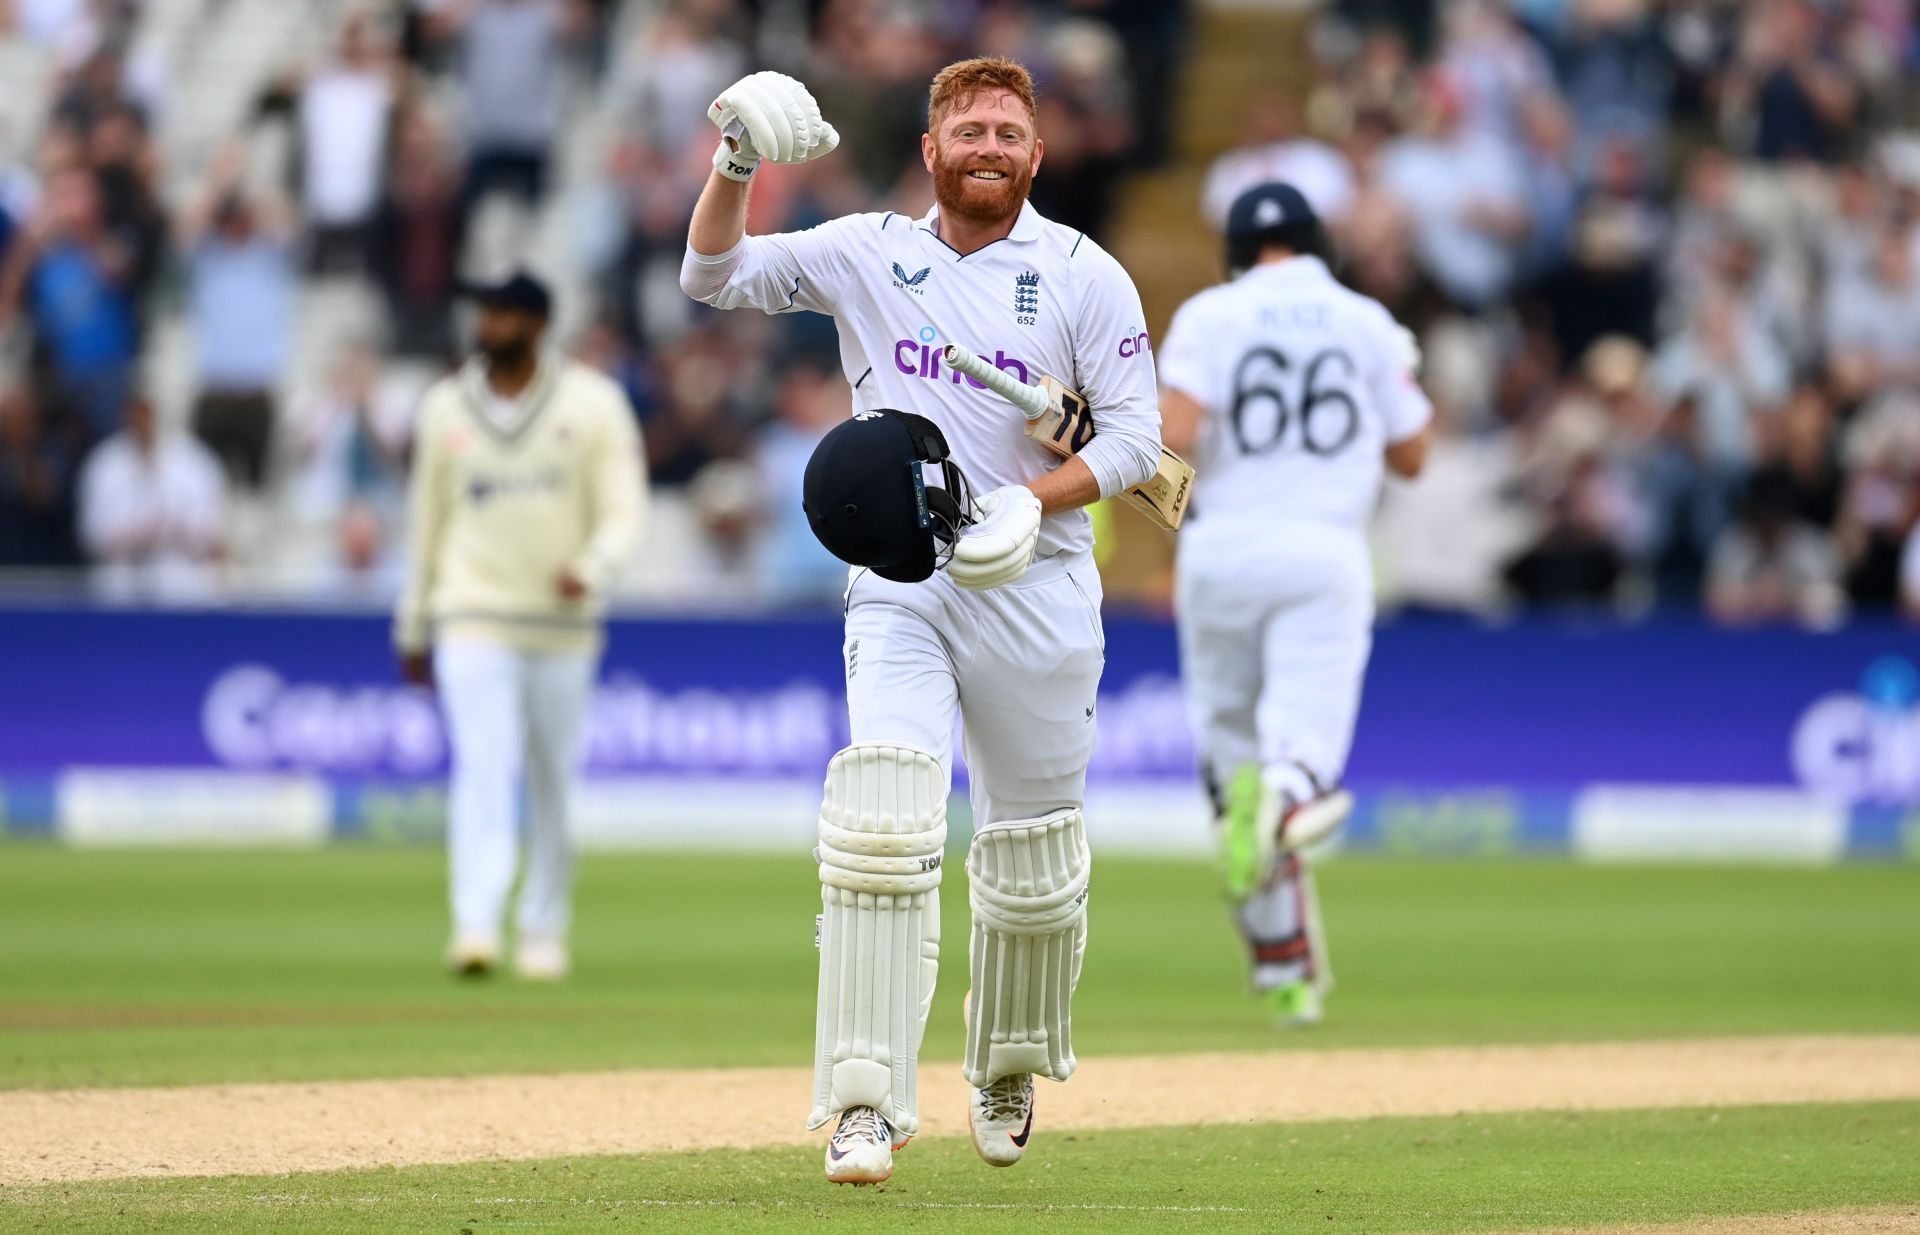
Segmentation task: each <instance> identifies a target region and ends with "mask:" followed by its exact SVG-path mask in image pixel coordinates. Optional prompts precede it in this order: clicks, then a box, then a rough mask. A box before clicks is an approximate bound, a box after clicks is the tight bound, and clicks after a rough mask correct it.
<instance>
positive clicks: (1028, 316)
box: [1013, 270, 1040, 326]
mask: <svg viewBox="0 0 1920 1235" xmlns="http://www.w3.org/2000/svg"><path fill="white" fill-rule="evenodd" d="M1039 312H1040V272H1039V271H1037V270H1023V271H1021V272H1020V273H1019V274H1017V275H1014V276H1013V316H1014V318H1015V320H1017V321H1018V322H1019V323H1020V324H1021V325H1022V326H1031V325H1033V319H1034V316H1035V315H1036V314H1038V313H1039Z"/></svg>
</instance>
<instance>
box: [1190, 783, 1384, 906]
mask: <svg viewBox="0 0 1920 1235" xmlns="http://www.w3.org/2000/svg"><path fill="white" fill-rule="evenodd" d="M1351 814H1353V795H1352V794H1351V793H1348V792H1347V791H1346V790H1345V789H1338V788H1335V789H1320V790H1319V791H1318V792H1317V793H1316V794H1315V795H1314V796H1313V797H1310V798H1305V799H1302V800H1300V801H1295V800H1294V799H1293V798H1292V796H1291V795H1289V794H1286V793H1282V792H1280V791H1279V790H1277V789H1274V788H1273V787H1272V786H1270V785H1268V784H1267V781H1266V777H1265V776H1264V775H1262V774H1261V771H1260V766H1259V765H1258V764H1254V763H1247V764H1242V765H1241V767H1240V770H1239V771H1237V772H1235V773H1234V774H1233V780H1232V781H1231V782H1229V783H1228V785H1227V794H1226V810H1225V812H1223V813H1222V815H1221V818H1220V822H1221V838H1220V840H1221V849H1222V853H1223V856H1224V860H1225V864H1226V876H1227V895H1228V896H1229V897H1231V898H1232V899H1233V900H1235V901H1244V900H1246V899H1248V898H1249V897H1251V896H1252V895H1253V894H1254V893H1256V892H1258V891H1259V890H1260V889H1261V888H1262V887H1263V886H1265V884H1266V882H1267V876H1268V874H1269V873H1270V872H1271V871H1272V869H1273V860H1274V857H1275V856H1276V855H1278V854H1282V853H1291V852H1292V851H1294V850H1296V849H1304V848H1306V847H1307V846H1309V845H1312V844H1315V843H1316V842H1318V841H1322V840H1325V839H1326V838H1327V837H1329V836H1331V835H1333V834H1334V832H1336V831H1338V830H1339V828H1340V825H1341V824H1343V823H1345V822H1346V821H1347V817H1348V816H1349V815H1351Z"/></svg>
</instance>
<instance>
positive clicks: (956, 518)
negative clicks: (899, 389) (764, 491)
mask: <svg viewBox="0 0 1920 1235" xmlns="http://www.w3.org/2000/svg"><path fill="white" fill-rule="evenodd" d="M928 463H935V464H938V465H939V466H940V472H941V479H942V482H943V484H944V485H945V487H944V488H940V487H934V486H929V485H928V484H927V482H926V477H925V475H924V471H923V465H924V464H928ZM802 494H803V496H802V499H801V505H802V507H803V508H804V509H805V510H806V512H807V523H808V525H809V526H811V527H812V528H813V534H814V535H815V536H816V537H818V538H819V540H820V543H821V544H823V545H825V546H826V547H827V552H829V553H831V554H833V556H835V557H837V558H839V559H840V560H841V561H843V562H847V563H849V564H851V565H854V566H865V567H867V568H869V569H870V570H872V571H873V573H874V574H876V575H879V576H880V577H881V578H883V579H892V580H894V581H895V582H898V583H918V582H920V581H921V580H922V579H925V578H927V577H928V576H930V575H931V574H933V572H934V569H935V567H937V566H938V565H939V544H937V543H936V541H937V542H940V543H944V544H947V545H949V546H951V545H952V543H953V541H954V539H955V538H956V537H958V536H959V535H960V529H961V528H963V527H965V526H966V525H967V524H968V523H970V522H972V520H971V519H969V518H966V517H965V516H964V515H963V514H962V511H963V510H964V509H966V506H963V505H962V503H968V504H970V503H971V492H970V490H969V489H968V487H967V479H966V477H965V476H964V475H962V474H961V472H960V469H959V467H958V466H956V465H955V464H954V462H953V460H952V458H951V457H950V456H949V455H948V452H947V439H946V438H944V437H942V436H941V435H940V430H939V428H938V426H936V425H935V424H934V423H933V422H932V421H931V420H928V419H927V418H926V417H924V416H916V415H914V414H913V413H912V412H896V411H892V410H888V409H882V410H879V411H866V412H855V413H854V414H853V419H851V420H848V421H844V422H842V423H841V424H838V425H835V426H834V428H833V430H832V432H830V433H828V434H827V435H826V437H824V438H822V439H821V440H820V444H819V445H818V446H816V447H814V449H813V457H812V458H810V459H808V460H807V472H806V477H805V481H804V484H803V489H802ZM949 552H951V550H950V549H949Z"/></svg>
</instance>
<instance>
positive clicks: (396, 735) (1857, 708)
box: [0, 607, 1920, 853]
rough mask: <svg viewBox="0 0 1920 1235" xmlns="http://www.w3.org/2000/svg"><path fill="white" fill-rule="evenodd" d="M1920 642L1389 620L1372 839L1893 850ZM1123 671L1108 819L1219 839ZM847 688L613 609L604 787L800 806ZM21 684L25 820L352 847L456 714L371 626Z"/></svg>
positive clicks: (45, 656) (271, 619) (23, 622)
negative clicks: (152, 805)
mask: <svg viewBox="0 0 1920 1235" xmlns="http://www.w3.org/2000/svg"><path fill="white" fill-rule="evenodd" d="M1916 644H1920V639H1916V636H1915V632H1914V631H1913V630H1912V629H1911V628H1908V627H1902V626H1899V625H1896V624H1893V623H1886V624H1875V623H1857V624H1855V625H1852V626H1850V627H1848V628H1846V629H1845V630H1842V631H1837V632H1831V633H1807V632H1801V631H1793V630H1780V629H1771V630H1759V631H1743V632H1728V631H1723V630H1718V629H1715V628H1711V627H1709V626H1706V625H1705V624H1703V623H1700V622H1698V621H1697V620H1694V619H1692V618H1670V619H1669V618H1662V619H1656V620H1652V621H1648V622H1643V623H1638V624H1633V625H1621V624H1616V623H1611V622H1568V621H1548V620H1541V619H1533V620H1525V621H1519V622H1514V623H1511V624H1504V625H1497V626H1495V625H1487V624H1483V623H1478V622H1474V621H1470V620H1465V619H1455V618H1439V617H1420V618H1412V617H1408V618H1401V619H1398V620H1394V621H1389V622H1386V623H1384V624H1383V625H1382V626H1381V627H1380V629H1379V630H1378V632H1377V633H1376V638H1375V645H1374V654H1373V660H1372V664H1371V667H1370V670H1369V675H1368V684H1367V697H1366V704H1365V707H1364V708H1363V710H1362V715H1361V720H1360V724H1359V729H1358V732H1357V734H1356V738H1355V744H1354V754H1353V759H1352V764H1351V767H1350V769H1349V780H1350V782H1351V783H1352V785H1353V786H1354V787H1355V788H1356V789H1357V790H1358V791H1360V794H1361V797H1362V801H1363V810H1362V812H1361V818H1360V819H1359V820H1358V821H1357V826H1356V827H1355V829H1354V837H1353V838H1354V840H1355V841H1356V842H1358V843H1379V844H1390V845H1391V844H1397V843H1400V842H1402V841H1405V843H1407V844H1411V845H1414V846H1415V847H1420V846H1423V845H1424V846H1426V847H1439V848H1454V849H1465V850H1469V851H1471V850H1474V849H1477V848H1482V847H1487V846H1492V847H1500V848H1511V847H1515V846H1527V845H1537V846H1539V847H1544V848H1555V847H1564V846H1565V845H1566V844H1568V843H1575V844H1577V843H1578V842H1579V838H1580V834H1581V831H1582V829H1583V827H1584V828H1588V830H1589V831H1592V830H1593V829H1598V831H1597V832H1594V833H1593V834H1594V835H1596V836H1599V835H1601V834H1605V835H1609V836H1614V837H1615V838H1616V840H1617V839H1618V837H1619V836H1620V835H1623V833H1621V832H1620V829H1621V828H1625V829H1626V832H1627V833H1637V831H1640V830H1644V829H1643V828H1642V826H1641V824H1639V823H1637V822H1636V820H1638V819H1646V818H1653V819H1658V820H1661V821H1662V822H1660V823H1659V824H1658V826H1659V827H1660V828H1663V829H1669V830H1671V829H1675V828H1678V829H1681V830H1683V831H1684V830H1685V829H1687V828H1688V827H1690V826H1692V825H1690V824H1689V823H1688V820H1689V819H1694V818H1699V819H1702V820H1705V821H1706V822H1703V823H1702V824H1700V825H1699V827H1700V829H1706V828H1707V827H1708V825H1709V824H1710V823H1711V822H1712V820H1713V818H1716V817H1719V816H1721V815H1724V814H1725V812H1726V811H1727V810H1729V809H1736V808H1737V809H1738V810H1739V811H1741V812H1744V813H1745V814H1747V815H1754V816H1758V815H1767V814H1768V812H1769V811H1778V810H1785V811H1787V813H1788V814H1789V815H1791V816H1792V818H1794V819H1796V820H1799V821H1800V822H1798V823H1795V824H1793V825H1791V827H1790V828H1789V830H1793V829H1794V828H1797V829H1799V831H1800V832H1807V831H1808V830H1811V831H1814V832H1817V831H1820V830H1821V829H1823V828H1824V829H1827V830H1829V831H1832V830H1834V829H1838V831H1837V832H1836V833H1835V836H1836V837H1837V839H1835V840H1832V841H1830V842H1821V844H1824V845H1827V846H1828V847H1832V846H1833V845H1838V846H1839V847H1841V848H1843V849H1845V848H1851V849H1854V850H1860V849H1866V850H1878V851H1887V850H1894V849H1898V848H1900V847H1901V846H1902V845H1904V844H1905V843H1907V842H1906V839H1905V838H1907V837H1908V836H1909V835H1910V834H1911V833H1914V831H1915V829H1914V828H1913V827H1912V820H1911V819H1910V815H1912V814H1913V813H1914V812H1915V810H1916V808H1920V707H1917V706H1916V704H1917V703H1920V676H1917V675H1916V673H1915V670H1914V667H1913V665H1914V660H1915V659H1916V655H1915V654H1916V651H1920V648H1917V647H1916ZM1107 657H1108V659H1107V669H1106V676H1105V680H1104V682H1103V686H1102V697H1101V707H1100V725H1101V733H1100V744H1099V748H1098V752H1097V754H1096V756H1095V765H1094V769H1093V781H1094V786H1095V790H1094V793H1093V797H1094V799H1095V801H1096V802H1101V803H1104V804H1105V805H1106V807H1107V813H1108V814H1109V815H1119V814H1129V815H1132V814H1137V815H1139V816H1140V818H1138V819H1134V820H1132V821H1131V822H1130V823H1128V824H1127V825H1126V826H1127V827H1130V828H1132V829H1133V830H1134V831H1135V832H1137V833H1139V834H1140V835H1141V836H1143V837H1147V836H1148V835H1149V834H1150V833H1152V832H1154V831H1155V830H1156V829H1160V828H1162V827H1163V826H1164V829H1165V830H1167V831H1168V833H1169V835H1173V834H1176V833H1177V837H1176V838H1175V839H1176V840H1178V839H1179V838H1184V840H1183V841H1181V842H1180V843H1173V844H1170V845H1169V847H1174V848H1179V847H1183V845H1184V846H1186V847H1191V846H1192V845H1193V844H1201V845H1203V844H1204V811H1203V809H1202V807H1201V806H1200V797H1199V793H1198V790H1197V789H1196V788H1195V787H1194V781H1193V768H1194V765H1195V756H1194V750H1193V743H1192V739H1191V736H1190V734H1189V732H1188V729H1187V726H1186V724H1185V720H1184V705H1183V701H1182V699H1181V695H1180V687H1179V681H1178V669H1179V665H1178V657H1177V652H1176V647H1175V640H1174V635H1173V631H1172V628H1171V626H1170V625H1169V624H1167V623H1166V622H1164V621H1162V620H1158V619H1151V618H1141V617H1121V616H1115V617H1110V618H1109V620H1108V623H1107ZM840 673H841V670H840V634H839V623H838V621H837V619H836V618H834V617H833V616H831V615H818V616H816V615H807V616H790V617H753V618H731V617H715V618H700V619H691V618H644V619H643V618H629V619H622V620H619V621H616V622H615V623H614V624H613V626H612V629H611V632H610V639H609V646H608V653H607V658H606V663H605V666H604V671H603V675H602V676H603V683H602V688H601V691H600V694H599V696H598V698H597V700H596V703H595V708H594V715H593V719H592V724H591V726H590V737H589V774H590V779H591V780H592V781H593V782H595V783H603V784H606V785H616V784H624V785H626V786H628V787H629V788H630V789H635V787H639V786H646V787H651V794H650V795H649V794H648V793H641V792H639V791H638V790H637V789H635V791H634V792H630V793H629V794H628V795H627V796H626V798H624V799H623V800H624V801H627V802H629V803H631V802H634V801H640V800H647V799H649V796H651V797H659V796H661V795H662V794H665V793H668V792H669V791H670V790H672V787H674V786H681V787H683V788H684V789H685V790H687V791H688V792H692V793H695V794H696V795H697V794H698V793H701V792H705V791H706V787H709V786H714V785H731V786H733V787H735V789H736V790H738V789H739V788H740V787H741V786H761V787H764V788H767V789H769V790H772V789H774V788H775V787H784V788H786V789H791V790H792V792H791V793H787V794H786V795H785V796H782V797H779V798H778V801H779V802H780V803H781V805H780V806H779V807H778V808H777V809H779V810H781V811H785V812H787V813H796V812H799V811H800V810H801V808H800V807H798V806H796V805H794V803H798V802H804V800H805V798H806V795H807V793H809V792H810V788H809V787H810V786H817V784H818V780H819V777H820V774H821V770H822V769H823V768H824V766H825V764H826V761H827V759H828V757H829V756H830V755H831V754H832V753H833V752H834V751H835V750H837V749H838V748H839V747H840V746H841V745H843V744H844V742H845V741H846V718H845V713H844V703H843V697H842V692H841V687H840ZM0 689H3V690H4V697H5V705H4V707H0V784H4V786H5V788H6V793H7V800H6V817H7V819H8V820H9V822H10V826H12V827H14V828H16V829H28V830H31V829H35V828H38V827H53V826H58V825H59V824H60V815H61V814H62V811H63V809H65V807H63V802H64V801H65V800H66V799H65V798H64V797H63V794H70V793H71V792H72V788H71V783H70V782H71V780H72V778H73V777H74V776H75V775H76V773H85V774H87V775H90V776H91V777H92V778H93V779H92V780H91V781H88V782H87V783H88V784H90V785H92V786H94V788H95V790H96V792H94V794H93V796H92V797H90V798H88V799H87V800H89V801H94V802H98V801H100V800H103V799H102V798H101V796H100V793H99V792H97V790H98V788H99V786H100V785H101V784H103V783H111V782H103V781H102V780H101V776H102V773H104V772H111V771H112V770H115V769H138V770H139V771H140V772H141V773H142V774H144V775H147V776H150V777H151V776H155V775H158V774H160V773H165V772H173V773H178V774H180V775H183V776H198V777H201V779H200V780H196V781H194V782H193V783H195V784H220V783H223V782H220V781H218V780H217V779H216V780H207V779H205V778H206V777H207V776H212V775H214V774H224V775H230V776H233V777H243V776H246V777H254V778H256V780H255V781H252V782H245V783H256V784H266V783H274V784H279V783H281V782H277V781H273V780H272V779H271V778H274V777H281V778H285V777H301V778H307V779H308V780H310V781H313V782H317V783H319V784H320V785H322V786H323V787H324V791H325V794H326V806H325V808H324V809H325V812H326V813H328V814H329V815H331V816H333V817H334V818H333V826H334V827H335V829H336V830H346V831H353V830H355V828H356V827H357V826H359V825H360V824H362V823H363V822H364V821H363V819H362V818H361V815H362V814H363V811H361V810H360V809H359V807H358V805H357V804H360V803H363V802H364V801H367V800H371V799H369V798H368V797H367V795H368V794H369V793H370V792H372V793H375V794H376V795H377V793H379V792H381V791H382V789H383V787H390V786H396V785H399V786H407V785H418V784H423V783H431V782H432V781H433V780H434V779H435V778H437V776H438V775H439V774H440V772H441V771H442V769H443V768H444V764H445V757H446V747H445V740H444V736H443V734H442V730H441V725H440V718H439V714H438V711H437V709H436V706H435V703H434V701H433V699H432V697H431V696H430V695H429V694H427V693H425V692H423V691H419V690H416V689H414V688H411V687H409V686H406V685H405V684H403V683H401V682H400V681H399V680H398V679H397V677H396V675H395V673H394V669H393V662H392V656H391V653H390V650H389V647H388V642H387V625H386V623H385V621H384V620H382V619H380V618H377V617H374V616H368V615H324V614H311V613H298V612H231V611H221V612H148V611H130V610H111V609H96V608H87V607H62V608H35V607H16V608H12V609H4V610H0ZM263 777H264V778H268V779H267V780H264V781H263V780H259V779H258V778H263ZM234 783H242V782H240V781H235V782H234ZM1702 791H1712V793H1713V794H1717V795H1718V796H1717V797H1716V796H1709V797H1702V796H1700V794H1701V792H1702ZM1675 793H1683V794H1691V795H1692V796H1687V797H1679V798H1676V797H1674V796H1673V795H1674V794H1675ZM1596 794H1598V795H1599V796H1596ZM1729 794H1732V795H1735V796H1733V797H1729V796H1727V795H1729ZM1608 795H1611V796H1608ZM1740 795H1745V796H1740ZM680 796H682V797H684V796H685V795H684V794H681V795H680ZM1729 804H1732V805H1731V806H1730V805H1729ZM768 809H775V808H768ZM1583 812H1584V813H1583ZM1156 815H1160V816H1167V817H1168V818H1167V820H1166V821H1165V823H1164V825H1163V824H1162V823H1160V822H1158V821H1156V819H1155V818H1154V816H1156ZM1173 816H1178V818H1177V820H1175V819H1173V818H1172V817H1173ZM1669 816H1671V819H1670V820H1669V818H1668V817H1669ZM780 826H781V829H782V830H781V831H780V835H783V836H784V835H789V834H791V832H792V828H793V826H795V825H793V824H792V822H791V821H786V820H783V821H782V823H781V825H780ZM1782 826H1787V825H1782ZM1196 828H1198V829H1199V830H1198V831H1197V832H1196V830H1195V829H1196ZM1797 834H1798V833H1796V835H1797ZM1408 837H1411V838H1412V839H1411V840H1408V839H1407V838H1408ZM1422 838H1424V840H1423V839H1422ZM1596 843H1599V844H1601V845H1602V846H1603V847H1604V844H1606V843H1607V842H1605V841H1598V842H1596ZM1631 843H1634V844H1639V843H1642V842H1640V841H1632V842H1631ZM1817 847H1818V846H1816V848H1817ZM1675 852H1676V853H1681V852H1682V851H1681V850H1676V851H1675Z"/></svg>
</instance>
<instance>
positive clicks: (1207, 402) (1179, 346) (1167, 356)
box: [1156, 297, 1218, 408]
mask: <svg viewBox="0 0 1920 1235" xmlns="http://www.w3.org/2000/svg"><path fill="white" fill-rule="evenodd" d="M1203 314H1204V310H1203V309H1202V308H1201V302H1200V300H1199V298H1197V297H1196V298H1195V299H1193V300H1189V301H1187V302H1186V303H1185V304H1183V305H1181V306H1180V308H1179V309H1178V310H1176V311H1175V313H1174V315H1173V321H1172V323H1171V324H1169V325H1168V327H1167V337H1166V338H1165V339H1164V340H1163V341H1162V342H1161V344H1160V346H1159V347H1158V348H1157V349H1156V352H1157V357H1156V362H1157V364H1158V366H1159V369H1160V384H1161V385H1162V386H1165V387H1166V388H1167V389H1169V390H1177V391H1179V392H1180V393H1181V394H1183V395H1186V396H1187V397H1188V398H1190V399H1192V400H1193V401H1194V402H1195V403H1198V404H1199V405H1200V406H1201V407H1205V408H1212V407H1214V406H1215V405H1216V404H1217V402H1218V400H1216V399H1215V398H1214V395H1215V394H1216V391H1215V390H1214V379H1215V378H1216V376H1217V375H1216V374H1215V373H1214V371H1213V370H1214V366H1213V365H1211V364H1209V363H1208V360H1207V334H1206V327H1205V326H1204V325H1203V324H1202V323H1201V318H1202V316H1203Z"/></svg>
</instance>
